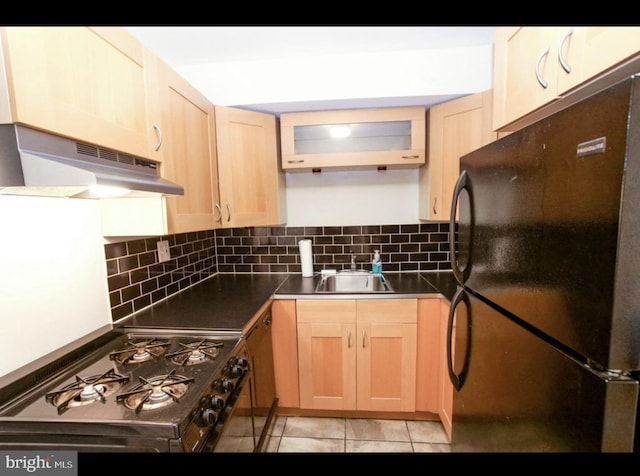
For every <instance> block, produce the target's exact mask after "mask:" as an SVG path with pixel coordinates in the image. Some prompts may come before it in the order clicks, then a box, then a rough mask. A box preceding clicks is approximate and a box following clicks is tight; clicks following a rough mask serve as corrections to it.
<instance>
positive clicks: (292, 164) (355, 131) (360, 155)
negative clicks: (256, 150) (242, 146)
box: [280, 107, 426, 171]
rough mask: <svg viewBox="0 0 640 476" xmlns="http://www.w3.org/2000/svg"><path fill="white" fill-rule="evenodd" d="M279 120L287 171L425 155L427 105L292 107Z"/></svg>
mask: <svg viewBox="0 0 640 476" xmlns="http://www.w3.org/2000/svg"><path fill="white" fill-rule="evenodd" d="M280 121H281V137H282V140H281V143H282V168H283V169H285V170H288V171H310V170H313V169H335V168H339V169H373V170H375V169H376V168H377V167H384V166H389V167H395V168H409V167H419V166H421V165H423V164H424V161H425V138H426V136H425V134H426V114H425V109H424V108H423V107H404V108H380V109H355V110H339V111H317V112H300V113H289V114H282V115H281V117H280ZM340 132H344V134H341V133H340Z"/></svg>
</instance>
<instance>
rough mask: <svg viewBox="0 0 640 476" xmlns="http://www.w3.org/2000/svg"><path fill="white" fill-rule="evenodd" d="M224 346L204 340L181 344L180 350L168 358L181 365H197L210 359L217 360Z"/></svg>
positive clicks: (170, 354)
mask: <svg viewBox="0 0 640 476" xmlns="http://www.w3.org/2000/svg"><path fill="white" fill-rule="evenodd" d="M223 346H224V344H223V343H222V342H211V341H208V340H207V339H202V340H200V341H196V342H189V343H186V344H185V343H183V342H180V347H181V349H180V350H177V351H175V352H171V353H169V354H167V355H166V357H167V358H168V359H169V358H170V359H171V361H172V362H174V363H176V364H179V365H196V364H199V363H202V362H205V361H207V360H210V359H215V358H216V357H217V356H218V354H219V353H220V349H221V348H222V347H223Z"/></svg>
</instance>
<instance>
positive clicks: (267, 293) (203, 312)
mask: <svg viewBox="0 0 640 476" xmlns="http://www.w3.org/2000/svg"><path fill="white" fill-rule="evenodd" d="M287 276H288V275H287V274H250V273H242V274H216V275H214V276H212V277H211V278H208V279H206V280H204V281H201V282H200V283H198V284H196V285H195V286H192V287H190V288H188V289H185V290H184V291H182V292H179V293H178V294H175V295H174V296H171V297H170V298H168V299H166V300H164V301H161V302H159V303H157V304H154V305H153V306H151V307H150V308H148V309H145V310H143V311H141V312H139V313H137V314H134V315H133V316H131V317H130V318H128V319H127V320H126V321H125V322H124V327H135V328H156V329H157V328H173V329H186V330H193V329H200V330H211V329H214V330H218V331H241V330H242V328H243V327H244V326H245V325H246V324H247V323H248V322H249V321H250V320H251V318H252V317H253V316H254V315H255V314H256V313H257V312H258V311H259V310H260V308H261V307H262V306H263V305H264V303H265V302H267V301H268V300H269V299H270V298H271V297H272V296H273V293H274V291H275V290H276V289H277V288H278V286H279V285H280V284H281V283H282V282H283V281H284V280H285V279H286V278H287Z"/></svg>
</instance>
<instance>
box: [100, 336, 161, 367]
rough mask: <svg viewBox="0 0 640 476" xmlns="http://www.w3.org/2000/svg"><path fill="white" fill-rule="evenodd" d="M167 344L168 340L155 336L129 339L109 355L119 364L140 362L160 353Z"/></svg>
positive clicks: (153, 357)
mask: <svg viewBox="0 0 640 476" xmlns="http://www.w3.org/2000/svg"><path fill="white" fill-rule="evenodd" d="M169 345H171V343H170V342H169V341H162V340H158V339H156V338H155V337H154V338H152V339H147V340H135V339H131V340H129V342H127V347H126V348H125V349H123V350H116V351H113V352H111V353H110V354H109V357H110V358H111V360H115V361H116V362H118V363H119V364H141V363H144V362H149V361H150V360H153V359H155V358H156V357H158V356H160V355H162V354H163V353H164V352H165V351H166V348H167V347H169Z"/></svg>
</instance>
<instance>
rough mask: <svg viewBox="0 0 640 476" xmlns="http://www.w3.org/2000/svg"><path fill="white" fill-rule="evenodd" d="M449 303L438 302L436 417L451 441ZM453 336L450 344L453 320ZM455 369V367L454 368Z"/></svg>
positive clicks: (451, 392)
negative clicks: (438, 336) (438, 358)
mask: <svg viewBox="0 0 640 476" xmlns="http://www.w3.org/2000/svg"><path fill="white" fill-rule="evenodd" d="M449 308H450V305H449V301H447V300H445V299H442V300H441V301H440V356H441V357H440V360H441V363H440V365H439V379H438V389H439V393H440V398H439V406H438V415H440V421H442V426H443V427H444V431H445V432H446V433H447V436H448V437H449V441H451V426H452V421H453V420H452V419H453V392H454V389H453V384H452V383H451V380H449V370H448V365H447V356H446V352H447V325H448V321H449ZM452 332H453V335H452V337H451V343H452V345H453V343H454V342H455V318H454V321H453V330H452ZM451 355H452V358H453V356H454V355H455V353H454V347H452V348H451ZM454 368H455V367H454Z"/></svg>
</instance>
